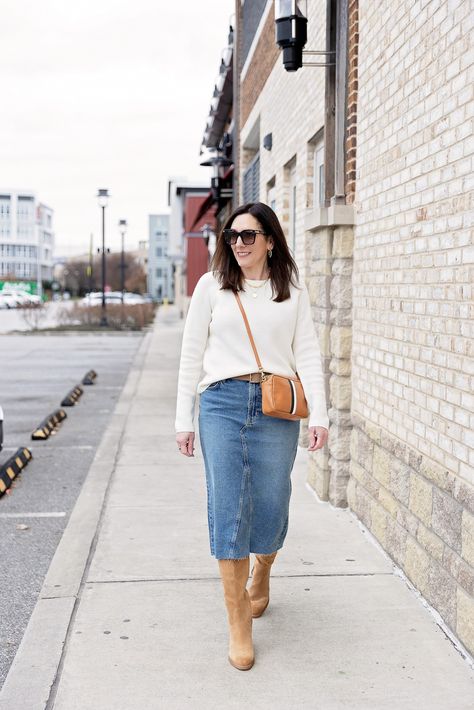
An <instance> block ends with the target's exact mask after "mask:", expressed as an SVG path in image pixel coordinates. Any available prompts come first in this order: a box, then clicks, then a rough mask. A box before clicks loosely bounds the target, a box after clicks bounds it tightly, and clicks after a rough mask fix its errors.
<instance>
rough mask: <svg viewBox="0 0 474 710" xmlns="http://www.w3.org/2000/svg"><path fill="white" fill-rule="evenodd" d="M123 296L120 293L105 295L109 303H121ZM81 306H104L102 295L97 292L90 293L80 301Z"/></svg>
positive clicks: (114, 292) (110, 292)
mask: <svg viewBox="0 0 474 710" xmlns="http://www.w3.org/2000/svg"><path fill="white" fill-rule="evenodd" d="M121 301H122V294H121V293H120V292H118V291H109V292H108V293H106V294H105V302H106V304H107V305H108V304H109V303H121ZM79 303H80V304H81V306H101V305H102V293H101V292H99V291H96V292H94V293H88V294H87V295H86V296H84V298H83V299H81V300H80V301H79Z"/></svg>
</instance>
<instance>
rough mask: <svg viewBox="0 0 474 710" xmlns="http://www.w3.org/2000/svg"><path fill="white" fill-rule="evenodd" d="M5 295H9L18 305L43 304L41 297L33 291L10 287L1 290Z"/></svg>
mask: <svg viewBox="0 0 474 710" xmlns="http://www.w3.org/2000/svg"><path fill="white" fill-rule="evenodd" d="M1 293H2V295H3V296H9V297H10V298H11V299H13V300H14V302H15V304H16V306H13V308H15V307H17V306H20V307H21V306H39V305H41V298H40V297H39V296H36V295H35V294H33V293H28V291H24V290H22V289H9V288H3V291H2V292H1Z"/></svg>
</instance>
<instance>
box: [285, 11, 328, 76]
mask: <svg viewBox="0 0 474 710" xmlns="http://www.w3.org/2000/svg"><path fill="white" fill-rule="evenodd" d="M307 25H308V17H307V0H276V2H275V34H276V43H277V44H278V46H279V47H280V48H281V49H282V50H283V66H284V67H285V69H286V71H297V70H298V69H300V68H301V67H303V66H305V67H333V66H335V62H334V61H332V62H327V61H326V62H312V61H305V63H304V64H303V56H313V55H320V54H322V55H329V58H330V59H331V58H333V56H334V55H335V51H332V50H331V51H322V50H310V49H303V48H304V46H305V44H306V41H307Z"/></svg>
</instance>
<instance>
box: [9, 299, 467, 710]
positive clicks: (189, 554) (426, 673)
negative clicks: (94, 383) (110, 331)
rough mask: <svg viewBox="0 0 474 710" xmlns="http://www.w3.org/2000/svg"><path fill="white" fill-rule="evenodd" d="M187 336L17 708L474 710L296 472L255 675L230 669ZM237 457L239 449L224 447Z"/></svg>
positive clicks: (120, 433) (90, 518) (171, 353)
mask: <svg viewBox="0 0 474 710" xmlns="http://www.w3.org/2000/svg"><path fill="white" fill-rule="evenodd" d="M181 332H182V322H180V321H178V320H177V317H176V312H175V310H174V308H173V307H164V308H162V309H161V311H160V314H159V318H158V320H157V323H156V326H155V329H154V331H153V333H150V334H148V335H147V336H146V337H145V339H144V342H143V345H142V347H141V349H140V352H139V354H138V356H137V358H136V360H135V363H134V365H133V367H132V370H131V372H130V375H129V379H128V381H127V384H126V386H125V388H124V390H123V393H122V396H121V398H120V401H119V403H118V405H117V409H116V411H115V413H114V416H113V418H112V421H111V424H110V426H109V429H108V430H107V432H106V434H105V436H104V439H103V441H102V444H101V446H100V448H99V450H98V452H97V456H96V458H95V461H94V463H93V465H92V468H91V470H90V472H89V475H88V478H87V480H86V482H85V484H84V487H83V489H82V491H81V494H80V497H79V499H78V501H77V504H76V506H75V508H74V511H73V513H72V514H71V518H70V520H69V523H68V526H67V528H66V531H65V533H64V535H63V537H62V540H61V542H60V545H59V547H58V549H57V552H56V555H55V557H54V559H53V561H52V563H51V567H50V569H49V572H48V575H47V578H46V580H45V583H44V586H43V589H42V592H41V595H40V598H39V600H38V602H37V605H36V607H35V610H34V612H33V615H32V617H31V620H30V624H29V626H28V628H27V630H26V632H25V636H24V639H23V642H22V644H21V646H20V648H19V651H18V653H17V656H16V658H15V660H14V662H13V665H12V667H11V670H10V673H9V675H8V677H7V680H6V682H5V685H4V687H3V690H2V692H0V708H1V710H42V709H43V708H45V709H46V708H47V709H48V710H51V709H52V708H54V710H162V709H163V710H165V709H166V710H175V709H177V710H184V709H187V708H189V709H192V710H201V709H203V710H204V709H205V710H214V709H217V708H219V709H220V710H227V709H229V710H234V709H236V710H237V709H239V710H240V709H241V708H246V707H248V708H252V710H267V709H270V708H272V709H273V708H276V709H278V710H280V709H281V710H310V709H311V710H335V709H336V708H337V709H339V708H350V709H351V710H369V709H373V710H382V709H385V708H389V709H390V710H404V709H405V708H406V709H407V710H408V708H410V709H411V708H413V707H416V708H417V710H424V709H426V710H428V709H429V710H468V709H471V710H472V708H473V706H474V700H473V698H474V682H473V680H474V671H473V670H472V668H471V667H470V666H469V664H468V663H467V661H466V660H464V659H463V658H462V657H461V655H460V654H459V652H458V651H457V650H456V649H455V648H454V646H453V645H452V643H451V641H450V640H449V639H448V638H447V637H446V635H445V634H444V633H443V631H442V630H441V629H440V627H439V626H438V625H437V624H436V622H435V620H434V618H433V616H432V615H431V614H430V613H429V611H428V610H427V609H426V608H425V607H424V606H423V605H422V603H421V602H420V601H419V599H418V598H417V597H416V595H415V593H414V592H413V591H411V590H410V589H409V588H408V586H407V584H406V583H405V582H404V581H403V579H402V578H401V577H399V576H397V575H396V574H394V568H393V567H392V565H391V563H390V562H389V561H388V560H387V559H386V557H385V556H384V555H383V554H382V553H381V552H380V551H379V550H378V549H377V547H376V546H375V545H374V544H372V542H371V541H370V540H369V538H368V535H367V534H366V533H364V532H363V531H362V529H361V527H360V526H359V524H358V522H357V520H356V519H355V517H354V516H353V515H352V514H351V513H350V512H349V511H347V510H335V509H332V508H331V507H330V506H328V505H326V504H322V503H319V502H318V501H317V500H316V498H315V496H314V495H313V494H312V492H311V491H310V490H309V488H308V487H307V486H306V484H305V478H306V463H305V462H306V452H305V450H304V449H300V452H299V454H298V456H297V462H296V465H295V468H294V470H293V474H292V481H293V493H292V499H291V510H290V527H289V532H288V536H287V538H286V542H285V547H284V549H283V550H282V551H281V552H280V553H279V555H278V556H277V560H276V562H275V565H274V567H273V576H272V583H271V602H270V606H269V607H268V609H267V611H266V612H265V614H264V616H262V618H261V619H256V620H254V625H253V628H254V644H255V654H256V661H255V665H254V667H253V668H252V669H251V670H250V671H247V672H242V671H237V670H235V669H234V668H232V666H231V665H230V664H229V662H228V660H227V640H228V636H227V624H226V615H225V607H224V600H223V594H222V588H221V583H220V580H219V576H218V566H217V561H216V560H215V559H214V558H213V557H211V555H210V552H209V543H208V535H207V513H206V511H207V504H206V495H205V482H204V470H203V462H202V456H201V453H200V450H199V444H198V443H197V446H196V452H195V453H196V456H195V458H194V459H187V458H184V457H181V456H180V455H179V454H178V452H177V448H176V444H175V438H174V426H173V425H174V407H175V391H176V378H177V364H178V357H179V347H180V340H181ZM223 445H225V442H223Z"/></svg>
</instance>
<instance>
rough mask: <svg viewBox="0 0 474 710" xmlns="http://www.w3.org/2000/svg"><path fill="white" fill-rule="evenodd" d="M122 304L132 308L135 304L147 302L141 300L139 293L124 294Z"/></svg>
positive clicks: (143, 299)
mask: <svg viewBox="0 0 474 710" xmlns="http://www.w3.org/2000/svg"><path fill="white" fill-rule="evenodd" d="M123 302H124V303H126V304H127V305H130V306H133V305H135V304H137V303H139V304H141V303H147V300H146V299H145V298H143V296H141V295H140V294H139V293H124V294H123Z"/></svg>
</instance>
